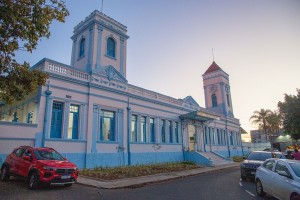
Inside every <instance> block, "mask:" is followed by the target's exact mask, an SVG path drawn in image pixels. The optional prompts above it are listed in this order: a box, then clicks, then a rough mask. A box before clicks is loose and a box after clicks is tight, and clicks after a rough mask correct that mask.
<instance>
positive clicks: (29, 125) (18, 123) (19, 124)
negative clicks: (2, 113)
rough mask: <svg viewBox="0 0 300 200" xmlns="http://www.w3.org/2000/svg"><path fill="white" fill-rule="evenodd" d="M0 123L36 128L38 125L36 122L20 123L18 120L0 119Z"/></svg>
mask: <svg viewBox="0 0 300 200" xmlns="http://www.w3.org/2000/svg"><path fill="white" fill-rule="evenodd" d="M0 125H6V126H23V127H33V128H37V127H38V124H30V123H20V122H7V121H0Z"/></svg>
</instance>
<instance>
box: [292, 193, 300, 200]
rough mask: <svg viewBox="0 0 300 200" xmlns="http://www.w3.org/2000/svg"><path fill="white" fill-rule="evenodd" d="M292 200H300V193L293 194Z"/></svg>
mask: <svg viewBox="0 0 300 200" xmlns="http://www.w3.org/2000/svg"><path fill="white" fill-rule="evenodd" d="M291 200H300V195H299V194H294V195H292V196H291Z"/></svg>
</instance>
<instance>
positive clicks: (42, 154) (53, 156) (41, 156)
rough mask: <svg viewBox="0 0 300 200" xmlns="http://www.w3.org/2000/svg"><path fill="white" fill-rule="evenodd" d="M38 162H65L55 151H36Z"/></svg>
mask: <svg viewBox="0 0 300 200" xmlns="http://www.w3.org/2000/svg"><path fill="white" fill-rule="evenodd" d="M34 155H35V157H36V159H37V160H64V158H63V157H62V156H61V155H60V154H59V153H57V152H56V151H54V150H51V149H49V150H48V149H47V150H34Z"/></svg>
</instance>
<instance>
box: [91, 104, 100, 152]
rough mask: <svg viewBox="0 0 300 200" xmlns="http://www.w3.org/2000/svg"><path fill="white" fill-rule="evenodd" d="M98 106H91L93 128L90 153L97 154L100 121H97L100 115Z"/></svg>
mask: <svg viewBox="0 0 300 200" xmlns="http://www.w3.org/2000/svg"><path fill="white" fill-rule="evenodd" d="M100 109H101V108H100V106H98V105H94V106H93V128H92V130H93V131H92V153H97V148H96V144H97V138H99V137H100V136H99V134H100V133H99V129H100V124H99V123H100V119H99V113H100Z"/></svg>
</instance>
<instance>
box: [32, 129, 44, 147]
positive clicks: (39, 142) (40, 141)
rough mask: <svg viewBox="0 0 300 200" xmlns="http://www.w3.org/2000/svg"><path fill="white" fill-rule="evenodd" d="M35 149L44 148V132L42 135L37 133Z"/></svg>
mask: <svg viewBox="0 0 300 200" xmlns="http://www.w3.org/2000/svg"><path fill="white" fill-rule="evenodd" d="M34 146H35V147H42V146H43V132H41V133H35V142H34Z"/></svg>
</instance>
